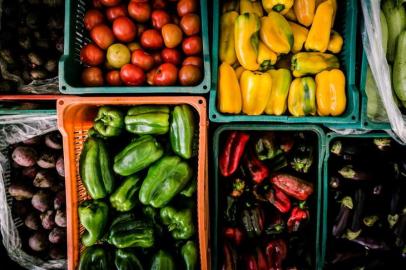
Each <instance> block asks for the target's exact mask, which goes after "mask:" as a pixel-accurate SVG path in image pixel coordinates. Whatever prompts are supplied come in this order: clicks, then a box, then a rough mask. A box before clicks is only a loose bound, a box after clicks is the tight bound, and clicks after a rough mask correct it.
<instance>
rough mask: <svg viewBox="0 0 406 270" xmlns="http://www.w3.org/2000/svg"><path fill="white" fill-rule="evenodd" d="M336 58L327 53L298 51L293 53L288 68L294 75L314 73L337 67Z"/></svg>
mask: <svg viewBox="0 0 406 270" xmlns="http://www.w3.org/2000/svg"><path fill="white" fill-rule="evenodd" d="M339 67H340V62H339V61H338V58H337V57H336V56H335V55H333V54H329V53H319V52H300V53H297V54H295V55H293V57H292V60H291V66H290V69H291V70H292V74H293V76H295V77H302V76H305V75H314V74H317V73H319V72H322V71H323V70H328V69H333V68H339Z"/></svg>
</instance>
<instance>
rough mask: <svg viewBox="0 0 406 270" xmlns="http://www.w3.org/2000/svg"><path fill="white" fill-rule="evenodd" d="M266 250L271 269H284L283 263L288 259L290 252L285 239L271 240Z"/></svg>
mask: <svg viewBox="0 0 406 270" xmlns="http://www.w3.org/2000/svg"><path fill="white" fill-rule="evenodd" d="M265 250H266V251H265V253H266V256H267V259H268V267H269V269H274V270H282V269H283V268H282V263H283V261H284V260H285V259H286V256H287V252H288V247H287V245H286V242H285V240H282V239H276V240H271V241H270V242H268V244H267V245H266V249H265Z"/></svg>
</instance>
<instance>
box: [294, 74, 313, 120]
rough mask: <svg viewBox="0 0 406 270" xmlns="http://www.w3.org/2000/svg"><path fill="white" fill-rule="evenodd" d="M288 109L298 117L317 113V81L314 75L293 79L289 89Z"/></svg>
mask: <svg viewBox="0 0 406 270" xmlns="http://www.w3.org/2000/svg"><path fill="white" fill-rule="evenodd" d="M288 109H289V112H290V113H291V114H292V115H293V116H296V117H298V116H305V115H315V114H316V109H317V108H316V83H315V82H314V80H313V78H312V77H303V78H296V79H294V80H293V82H292V84H291V85H290V89H289V97H288Z"/></svg>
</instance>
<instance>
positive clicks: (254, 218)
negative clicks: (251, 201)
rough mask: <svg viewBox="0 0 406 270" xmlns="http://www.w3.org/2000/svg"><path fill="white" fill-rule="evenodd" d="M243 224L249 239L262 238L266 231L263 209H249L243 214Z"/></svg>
mask: <svg viewBox="0 0 406 270" xmlns="http://www.w3.org/2000/svg"><path fill="white" fill-rule="evenodd" d="M241 223H242V224H243V226H244V229H245V231H246V233H247V236H248V237H249V238H252V237H256V236H260V235H261V233H262V231H263V230H264V213H263V211H262V209H261V208H259V207H257V206H255V207H247V208H245V209H244V210H243V211H242V213H241Z"/></svg>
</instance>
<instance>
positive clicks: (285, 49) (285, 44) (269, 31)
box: [259, 11, 293, 54]
mask: <svg viewBox="0 0 406 270" xmlns="http://www.w3.org/2000/svg"><path fill="white" fill-rule="evenodd" d="M259 35H260V38H261V41H262V42H264V43H265V45H266V46H268V47H269V48H270V49H271V50H272V51H274V52H276V53H277V54H287V53H289V52H290V50H291V48H292V46H293V33H292V28H291V27H290V25H289V23H288V21H287V20H286V19H285V17H283V16H282V15H281V14H279V13H278V12H275V11H271V12H269V14H268V16H264V17H262V18H261V29H260V31H259Z"/></svg>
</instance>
